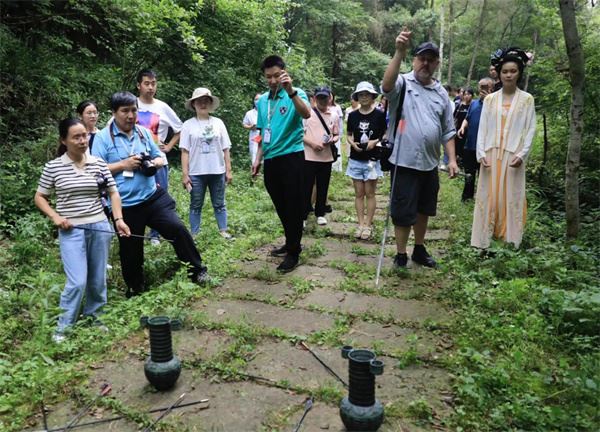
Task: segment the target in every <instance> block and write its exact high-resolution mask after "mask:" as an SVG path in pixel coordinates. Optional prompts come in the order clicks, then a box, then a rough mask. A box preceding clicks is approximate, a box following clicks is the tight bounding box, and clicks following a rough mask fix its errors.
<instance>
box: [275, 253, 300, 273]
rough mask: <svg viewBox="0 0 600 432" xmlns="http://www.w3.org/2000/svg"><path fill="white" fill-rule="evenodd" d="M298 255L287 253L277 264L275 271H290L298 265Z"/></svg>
mask: <svg viewBox="0 0 600 432" xmlns="http://www.w3.org/2000/svg"><path fill="white" fill-rule="evenodd" d="M298 260H299V257H298V255H292V254H290V253H289V254H287V255H286V256H285V258H284V260H283V262H282V263H281V264H279V265H278V266H277V271H278V272H279V273H287V272H291V271H292V270H294V269H295V268H296V266H297V265H298Z"/></svg>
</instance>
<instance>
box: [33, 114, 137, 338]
mask: <svg viewBox="0 0 600 432" xmlns="http://www.w3.org/2000/svg"><path fill="white" fill-rule="evenodd" d="M58 131H59V135H60V144H59V148H58V157H57V158H56V159H54V160H51V161H50V162H48V163H46V165H45V166H44V170H43V172H42V176H41V177H40V181H39V184H38V188H37V192H36V194H35V198H34V200H35V205H36V206H37V207H38V208H39V209H40V210H41V211H42V212H43V213H44V214H45V215H46V216H48V217H49V218H50V219H51V220H52V222H53V223H54V225H56V226H57V227H58V228H59V241H60V255H61V259H62V262H63V267H64V270H65V274H66V276H67V282H66V284H65V287H64V289H63V292H62V294H61V296H60V308H61V310H62V313H61V315H60V317H59V319H58V327H57V330H56V332H55V334H54V336H53V340H54V341H55V342H62V341H63V340H64V339H65V333H66V331H67V330H68V329H69V328H70V327H71V326H72V325H73V324H75V321H77V316H78V314H79V308H80V306H81V301H82V299H83V295H84V293H85V297H86V302H85V307H84V308H83V315H84V316H85V317H89V318H91V320H92V323H94V324H96V325H99V326H101V325H102V323H101V322H100V321H99V320H98V318H97V315H98V313H99V311H100V309H101V308H102V306H103V305H104V304H106V265H107V263H108V249H109V246H110V239H111V234H112V228H111V225H110V224H109V222H108V220H107V217H106V214H105V212H104V208H103V205H102V200H101V197H100V193H99V185H100V184H101V183H104V184H106V186H107V192H108V195H109V197H110V200H111V205H112V211H113V216H114V221H115V226H116V228H117V230H118V233H119V235H124V236H128V235H129V234H130V231H129V227H128V226H127V225H126V224H125V222H124V221H123V214H122V211H121V198H120V196H119V193H118V192H117V187H116V185H115V181H114V180H113V178H112V175H111V174H110V171H109V170H108V167H107V166H106V163H105V162H104V161H102V160H100V159H97V158H95V157H93V156H90V155H89V153H88V152H87V150H88V135H87V130H86V128H85V126H84V125H83V123H82V122H81V120H78V119H65V120H63V121H61V122H60V124H59V126H58ZM52 191H55V193H56V210H55V209H53V208H52V207H51V206H50V202H49V197H50V195H51V194H52Z"/></svg>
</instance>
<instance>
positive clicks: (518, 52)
mask: <svg viewBox="0 0 600 432" xmlns="http://www.w3.org/2000/svg"><path fill="white" fill-rule="evenodd" d="M507 61H515V62H517V63H519V66H520V67H521V68H524V67H525V66H526V65H527V64H528V63H529V61H530V58H529V56H528V55H527V53H526V52H525V51H523V50H522V49H520V48H517V47H510V48H505V49H497V50H496V51H494V53H493V54H492V55H491V56H490V63H491V65H492V66H494V67H495V68H497V67H498V66H500V65H501V64H502V63H506V62H507Z"/></svg>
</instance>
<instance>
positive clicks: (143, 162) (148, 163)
mask: <svg viewBox="0 0 600 432" xmlns="http://www.w3.org/2000/svg"><path fill="white" fill-rule="evenodd" d="M139 168H140V171H141V173H142V174H144V175H145V176H146V177H152V176H153V175H154V174H156V166H155V165H154V162H153V161H152V156H150V155H149V154H148V153H146V152H141V153H140V167H139Z"/></svg>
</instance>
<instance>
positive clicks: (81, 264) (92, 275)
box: [57, 220, 113, 333]
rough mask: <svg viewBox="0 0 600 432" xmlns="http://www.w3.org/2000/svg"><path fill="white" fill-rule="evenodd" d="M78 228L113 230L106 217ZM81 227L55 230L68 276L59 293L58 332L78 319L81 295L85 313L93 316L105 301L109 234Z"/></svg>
mask: <svg viewBox="0 0 600 432" xmlns="http://www.w3.org/2000/svg"><path fill="white" fill-rule="evenodd" d="M78 227H80V228H93V229H98V230H103V231H111V232H112V231H113V229H112V227H111V226H110V224H109V223H108V221H106V220H105V221H102V222H96V223H91V224H83V225H78ZM80 228H72V229H70V230H68V231H65V230H59V232H58V238H59V241H60V257H61V259H62V262H63V268H64V270H65V274H66V275H67V283H66V284H65V288H64V289H63V292H62V294H61V295H60V308H61V310H62V314H61V315H60V317H59V319H58V328H57V331H58V332H59V333H62V332H64V331H65V329H66V328H67V327H69V326H72V325H73V324H75V321H77V316H78V315H79V308H80V306H81V301H82V299H83V295H84V294H85V307H84V308H83V314H84V315H89V316H96V315H97V313H98V311H99V309H100V308H101V307H102V306H104V305H105V304H106V264H107V263H108V249H109V247H110V240H111V237H112V234H110V233H106V232H98V231H89V230H86V229H80Z"/></svg>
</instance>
